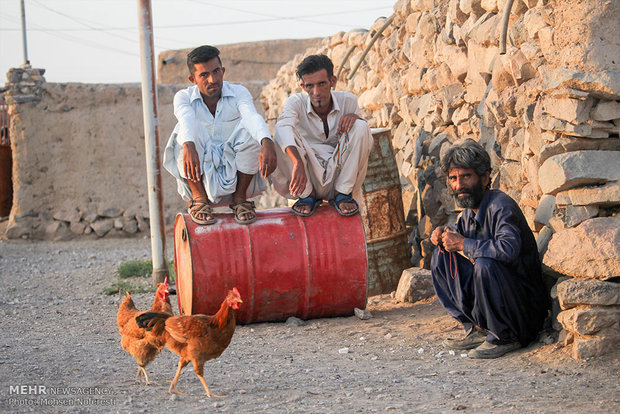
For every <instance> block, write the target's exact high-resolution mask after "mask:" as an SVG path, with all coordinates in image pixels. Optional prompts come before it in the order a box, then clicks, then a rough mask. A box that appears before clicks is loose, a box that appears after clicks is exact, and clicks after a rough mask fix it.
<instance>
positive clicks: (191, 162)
mask: <svg viewBox="0 0 620 414" xmlns="http://www.w3.org/2000/svg"><path fill="white" fill-rule="evenodd" d="M183 169H184V172H185V177H186V178H187V179H188V180H189V181H193V182H199V181H200V176H201V175H202V173H201V171H200V158H198V151H196V144H194V143H193V142H191V141H188V142H184V143H183Z"/></svg>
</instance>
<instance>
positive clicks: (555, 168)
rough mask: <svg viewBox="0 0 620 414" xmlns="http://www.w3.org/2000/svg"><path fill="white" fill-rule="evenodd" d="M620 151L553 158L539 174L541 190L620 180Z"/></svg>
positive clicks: (575, 153) (573, 153)
mask: <svg viewBox="0 0 620 414" xmlns="http://www.w3.org/2000/svg"><path fill="white" fill-rule="evenodd" d="M619 159H620V151H575V152H570V153H567V154H559V155H554V156H552V157H550V158H549V159H547V160H546V161H545V162H544V164H543V165H542V166H541V167H540V170H539V171H538V177H539V184H540V188H541V189H542V191H543V192H544V193H545V194H556V193H557V192H558V191H561V190H566V189H569V188H573V187H577V186H579V185H583V184H596V183H601V184H602V183H605V182H607V181H618V180H620V163H618V160H619Z"/></svg>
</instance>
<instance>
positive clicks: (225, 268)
mask: <svg viewBox="0 0 620 414" xmlns="http://www.w3.org/2000/svg"><path fill="white" fill-rule="evenodd" d="M216 217H217V218H218V221H217V222H216V223H215V224H212V225H208V226H202V225H197V224H195V223H194V222H193V221H192V220H191V218H190V216H189V215H188V214H178V215H177V217H176V221H175V224H174V265H175V273H176V284H177V294H178V304H179V310H180V312H181V313H182V314H185V315H189V314H197V313H203V314H213V313H215V312H217V310H218V309H219V307H220V305H221V303H222V300H223V299H224V297H225V296H226V293H227V291H228V290H230V289H232V288H233V287H237V289H239V292H240V294H241V297H242V299H243V305H242V306H241V308H240V309H239V311H238V313H237V321H238V322H239V323H251V322H263V321H280V320H285V319H286V318H288V317H290V316H296V317H298V318H301V319H310V318H320V317H327V316H343V315H351V314H353V312H354V309H355V308H361V309H363V308H365V306H366V283H367V282H366V280H367V264H368V263H367V258H366V243H365V239H364V228H363V225H362V222H361V218H360V217H359V215H355V216H352V217H342V216H340V215H339V214H338V213H337V212H336V211H335V209H334V208H331V207H329V206H323V207H319V208H317V211H316V212H315V213H314V214H313V215H312V216H310V217H303V218H302V217H299V216H296V215H294V214H292V213H291V211H290V209H288V208H280V209H272V210H258V211H257V220H256V221H255V222H254V223H252V224H250V225H240V224H237V223H236V222H235V220H234V218H233V215H232V214H216Z"/></svg>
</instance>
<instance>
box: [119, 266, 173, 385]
mask: <svg viewBox="0 0 620 414" xmlns="http://www.w3.org/2000/svg"><path fill="white" fill-rule="evenodd" d="M167 282H168V279H167V278H166V280H165V281H164V283H160V284H158V285H157V292H155V300H154V301H153V306H152V307H151V311H153V312H163V313H164V314H166V315H172V305H171V304H170V298H169V296H168V294H169V291H168V283H167ZM142 313H144V311H139V310H137V309H136V306H135V305H134V303H133V300H132V299H131V295H130V294H129V292H127V295H125V297H124V298H123V301H122V302H121V305H120V306H119V308H118V313H117V314H116V324H117V325H118V331H119V332H120V334H121V345H122V347H123V349H124V350H125V351H127V352H128V353H129V354H130V355H131V356H133V357H134V359H135V360H136V362H137V363H138V373H137V374H136V380H137V379H138V378H139V377H140V375H141V374H142V375H143V376H144V380H145V382H146V384H147V385H149V384H150V383H151V382H150V380H149V376H148V374H147V373H146V369H145V367H146V366H147V365H148V364H150V363H151V362H152V361H153V360H154V359H155V357H156V356H157V354H159V352H160V351H161V350H162V349H163V348H164V346H165V345H166V342H165V338H163V337H162V336H161V335H156V334H155V332H148V331H147V330H146V329H143V328H140V327H138V324H137V323H136V316H138V315H141V314H142Z"/></svg>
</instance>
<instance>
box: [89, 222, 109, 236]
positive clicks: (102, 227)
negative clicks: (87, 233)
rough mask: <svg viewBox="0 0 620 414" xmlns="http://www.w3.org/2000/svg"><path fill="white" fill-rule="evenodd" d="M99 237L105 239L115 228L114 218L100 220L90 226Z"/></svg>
mask: <svg viewBox="0 0 620 414" xmlns="http://www.w3.org/2000/svg"><path fill="white" fill-rule="evenodd" d="M90 226H91V227H92V228H93V230H94V231H95V233H96V234H97V236H99V237H103V236H105V235H106V234H107V233H108V232H109V231H110V230H112V228H114V219H112V218H104V219H98V220H97V221H95V222H94V223H91V225H90Z"/></svg>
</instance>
